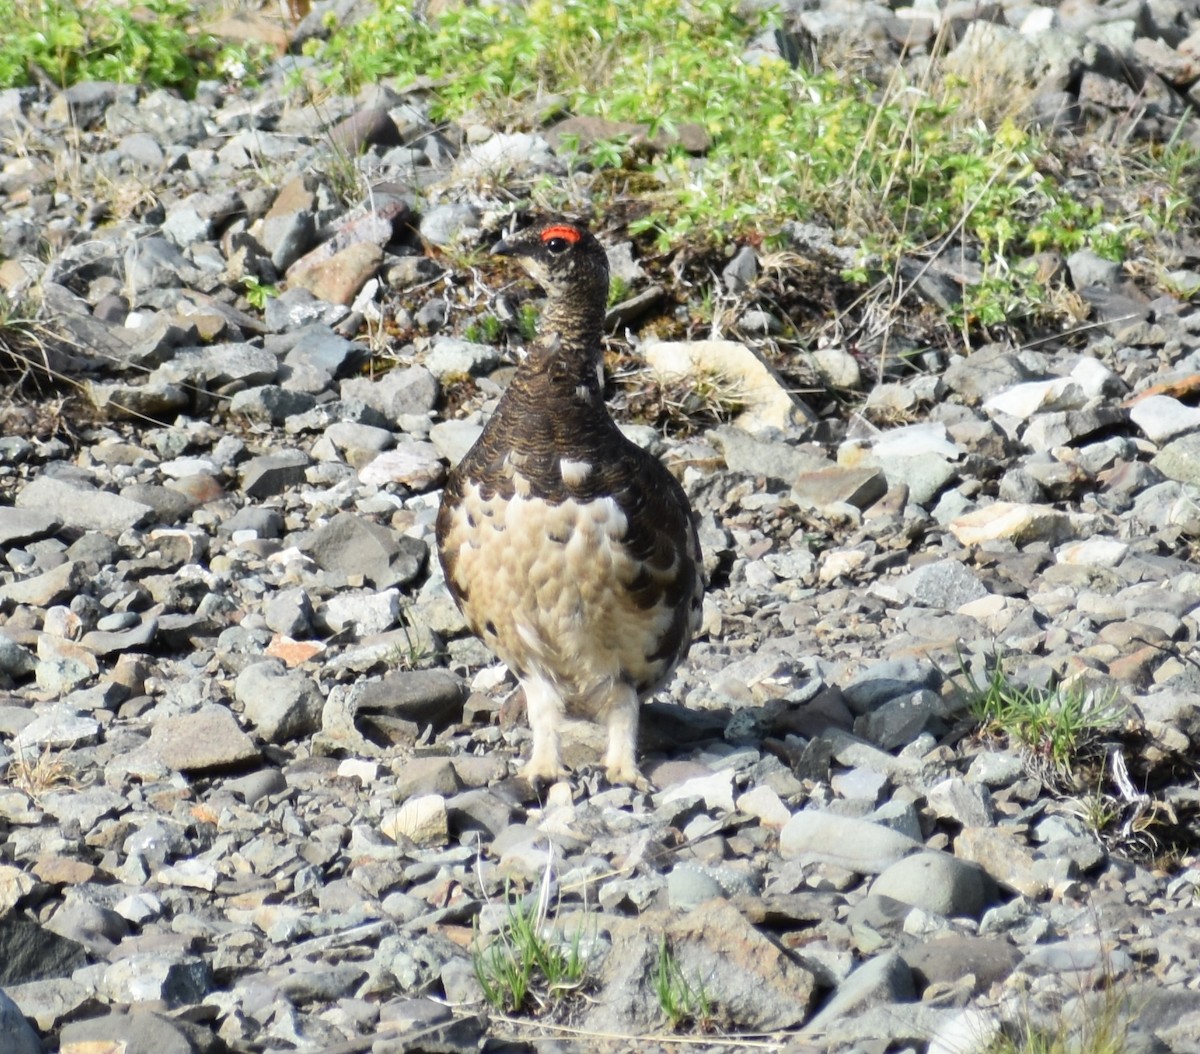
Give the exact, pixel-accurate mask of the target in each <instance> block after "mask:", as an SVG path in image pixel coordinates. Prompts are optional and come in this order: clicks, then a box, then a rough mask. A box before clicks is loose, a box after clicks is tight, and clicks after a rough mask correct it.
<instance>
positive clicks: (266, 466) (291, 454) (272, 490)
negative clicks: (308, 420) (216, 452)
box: [239, 450, 311, 498]
mask: <svg viewBox="0 0 1200 1054" xmlns="http://www.w3.org/2000/svg"><path fill="white" fill-rule="evenodd" d="M309 464H311V462H310V460H309V457H308V455H307V454H305V453H303V452H301V451H299V450H286V451H282V452H280V453H278V454H263V455H261V456H260V457H256V458H251V459H250V460H249V461H247V462H246V464H244V465H243V466H242V467H241V470H240V473H239V475H240V478H241V485H242V492H243V493H244V494H245V495H246V497H248V498H270V497H273V496H274V495H276V494H281V493H282V492H283V491H285V490H287V489H288V488H289V487H294V486H297V485H298V484H300V483H303V482H304V472H305V470H306V469H307V468H308V466H309Z"/></svg>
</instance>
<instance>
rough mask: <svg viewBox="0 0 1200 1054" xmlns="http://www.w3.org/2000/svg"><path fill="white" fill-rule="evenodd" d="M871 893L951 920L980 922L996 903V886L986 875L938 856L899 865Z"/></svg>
mask: <svg viewBox="0 0 1200 1054" xmlns="http://www.w3.org/2000/svg"><path fill="white" fill-rule="evenodd" d="M871 893H872V895H875V896H882V897H891V898H892V899H893V900H898V901H900V902H901V903H904V904H911V905H912V906H913V907H917V908H921V909H923V910H925V911H931V912H935V913H936V914H938V915H945V916H946V917H948V918H956V917H967V918H973V919H977V918H979V917H980V916H981V915H982V914H983V912H984V910H985V909H986V908H987V907H989V906H990V904H991V903H992V902H993V901H994V900H995V899H996V890H995V886H994V885H993V883H992V881H991V880H990V879H989V878H988V876H987V874H986V873H985V872H984V871H982V870H981V869H980V868H978V867H976V866H975V865H973V864H968V863H964V862H963V861H962V860H959V859H957V858H956V857H953V856H949V855H948V854H946V853H935V852H924V853H916V854H914V855H913V856H909V857H905V858H904V859H903V860H898V861H896V863H894V864H892V865H891V866H890V867H888V868H887V869H886V870H885V871H883V872H882V873H881V874H880V875H879V877H878V878H876V879H875V881H874V882H873V883H872V884H871Z"/></svg>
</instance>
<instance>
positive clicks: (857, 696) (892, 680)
mask: <svg viewBox="0 0 1200 1054" xmlns="http://www.w3.org/2000/svg"><path fill="white" fill-rule="evenodd" d="M941 683H942V674H941V672H940V671H939V670H938V668H937V667H936V666H933V665H931V664H930V663H927V662H921V661H920V660H918V659H885V660H882V661H880V662H875V663H872V664H871V665H869V666H867V667H866V668H865V669H864V670H862V671H860V672H859V673H857V674H856V675H855V676H854V678H853V679H852V680H851V681H849V682H848V683H847V684H845V685H843V686H842V695H843V697H844V698H845V700H846V702H847V703H848V704H849V705H850V708H851V709H852V710H853V711H854V712H855V713H856V714H864V713H867V712H868V711H870V710H872V709H874V708H875V707H877V706H879V705H880V704H881V703H885V702H887V701H888V700H889V699H895V698H896V697H898V696H903V695H908V694H909V693H912V692H916V691H919V690H920V689H922V688H930V689H934V690H936V689H937V688H939V687H940V686H941Z"/></svg>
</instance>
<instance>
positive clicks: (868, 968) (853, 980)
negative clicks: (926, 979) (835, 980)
mask: <svg viewBox="0 0 1200 1054" xmlns="http://www.w3.org/2000/svg"><path fill="white" fill-rule="evenodd" d="M915 995H916V989H915V986H914V985H913V978H912V971H911V970H910V969H909V968H908V964H907V963H906V962H905V961H904V960H903V959H902V958H901V957H900V956H899V955H898V954H897V953H896V952H885V953H884V954H882V955H877V956H875V957H874V958H872V959H868V960H867V961H866V962H865V963H863V964H862V965H861V966H860V967H859V968H858V969H857V970H855V971H854V972H853V973H852V974H850V976H849V977H847V978H846V980H844V981H843V982H842V983H841V984H840V985H838V987H837V988H836V990H835V991H834V992H833V994H832V995H831V996H830V997H829V999H828V1001H827V1002H826V1003H825V1005H824V1006H823V1007H821V1011H820V1013H818V1014H817V1015H815V1016H814V1017H813V1018H812V1020H810V1021H809V1022H808V1023H807V1024H806V1026H805V1031H806V1032H817V1033H819V1032H821V1031H823V1030H824V1029H825V1028H826V1027H827V1026H829V1025H830V1024H831V1023H833V1022H835V1021H837V1020H839V1019H841V1018H845V1017H848V1016H849V1017H852V1016H854V1015H855V1014H860V1013H861V1012H862V1011H863V1010H865V1009H867V1008H868V1007H872V1006H887V1005H889V1004H891V1003H903V1002H908V1001H909V1000H911V999H912V998H914V996H915Z"/></svg>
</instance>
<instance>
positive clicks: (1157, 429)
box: [1129, 395, 1200, 443]
mask: <svg viewBox="0 0 1200 1054" xmlns="http://www.w3.org/2000/svg"><path fill="white" fill-rule="evenodd" d="M1129 419H1130V420H1131V421H1132V422H1133V423H1134V424H1135V425H1137V426H1138V428H1140V429H1141V430H1142V433H1143V434H1144V435H1145V436H1146V438H1147V439H1149V440H1150V441H1151V442H1152V443H1162V442H1165V441H1167V440H1170V439H1174V438H1175V437H1176V436H1179V435H1183V434H1184V433H1185V432H1195V431H1197V430H1200V407H1195V406H1188V405H1187V404H1186V403H1181V402H1180V401H1179V400H1178V399H1176V398H1174V397H1172V396H1170V395H1149V396H1147V397H1146V398H1145V399H1139V400H1138V401H1137V402H1135V403H1134V404H1133V405H1132V406H1131V407H1130V408H1129Z"/></svg>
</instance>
